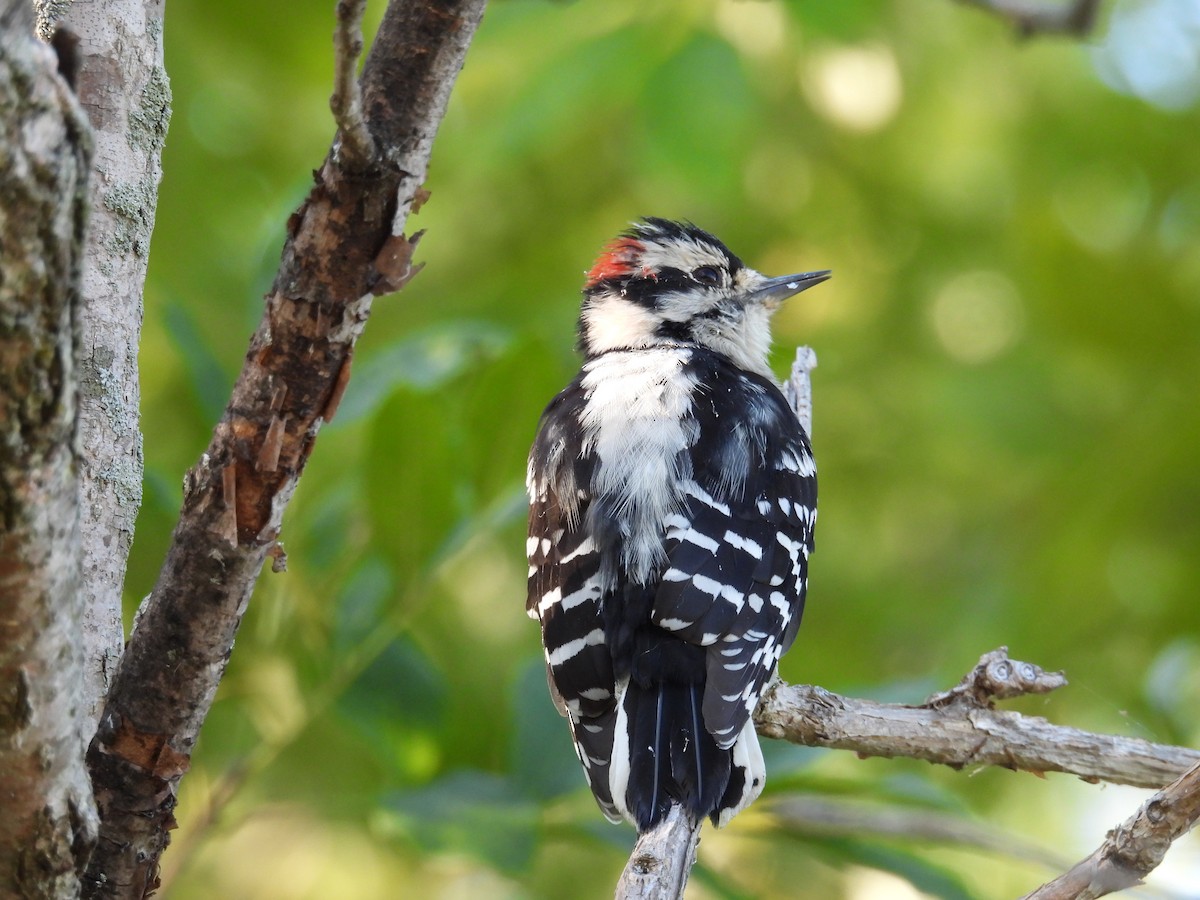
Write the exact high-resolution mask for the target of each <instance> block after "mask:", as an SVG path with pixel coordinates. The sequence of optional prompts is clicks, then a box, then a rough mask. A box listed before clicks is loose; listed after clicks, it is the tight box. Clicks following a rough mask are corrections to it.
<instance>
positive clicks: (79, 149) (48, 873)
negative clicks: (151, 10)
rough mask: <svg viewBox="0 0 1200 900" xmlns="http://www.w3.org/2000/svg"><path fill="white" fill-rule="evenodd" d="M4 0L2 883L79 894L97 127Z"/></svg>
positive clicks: (41, 892) (85, 813)
mask: <svg viewBox="0 0 1200 900" xmlns="http://www.w3.org/2000/svg"><path fill="white" fill-rule="evenodd" d="M33 27H34V22H33V8H32V5H31V4H30V3H29V2H28V0H0V173H3V174H0V518H2V524H3V531H2V532H0V798H3V811H2V814H0V885H3V886H4V888H5V890H6V891H11V892H12V893H11V896H17V897H38V898H42V897H46V898H49V897H75V896H78V894H79V889H80V874H81V871H82V866H83V865H84V864H85V863H86V861H87V856H88V854H89V853H90V852H91V849H92V846H93V844H94V843H95V840H96V814H95V809H94V806H93V801H92V791H91V786H90V784H89V782H88V777H87V772H86V770H85V769H84V767H83V746H84V741H83V735H82V733H81V724H82V720H81V714H82V706H81V701H82V696H81V692H80V685H81V683H82V674H81V673H82V653H81V650H80V643H79V632H78V629H79V620H80V615H81V596H80V592H79V577H80V572H79V549H78V547H79V476H78V468H79V459H78V453H77V442H76V391H77V373H76V368H75V362H74V355H75V346H76V324H75V323H76V313H77V304H78V300H79V277H80V265H81V248H82V242H83V233H84V223H85V215H86V191H87V173H88V158H89V155H90V147H89V144H90V140H89V136H88V130H87V122H86V119H85V118H84V116H83V114H82V111H81V110H80V109H79V107H78V105H77V104H76V103H75V100H74V97H73V95H72V94H71V92H70V90H69V89H68V88H67V86H66V84H65V83H64V82H63V80H62V79H61V78H60V77H59V76H58V74H57V72H56V69H57V61H56V59H55V55H54V52H53V51H52V50H51V49H50V48H49V47H48V46H47V45H45V44H43V43H42V42H41V41H39V40H37V39H36V38H35V37H34V31H33Z"/></svg>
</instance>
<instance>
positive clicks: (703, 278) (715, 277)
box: [692, 266, 721, 287]
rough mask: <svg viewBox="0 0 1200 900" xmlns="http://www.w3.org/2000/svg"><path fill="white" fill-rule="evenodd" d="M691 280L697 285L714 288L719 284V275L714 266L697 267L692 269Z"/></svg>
mask: <svg viewBox="0 0 1200 900" xmlns="http://www.w3.org/2000/svg"><path fill="white" fill-rule="evenodd" d="M692 280H693V281H695V282H696V283H697V284H703V285H707V286H708V287H716V286H717V285H718V284H720V283H721V273H720V272H719V271H718V270H717V267H716V266H697V267H696V268H694V269H692Z"/></svg>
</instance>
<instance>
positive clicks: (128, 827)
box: [85, 0, 484, 897]
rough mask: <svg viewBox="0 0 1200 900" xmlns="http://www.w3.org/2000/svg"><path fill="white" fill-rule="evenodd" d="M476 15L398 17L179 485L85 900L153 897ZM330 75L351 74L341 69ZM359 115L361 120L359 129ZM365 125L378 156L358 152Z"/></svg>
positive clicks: (91, 758) (131, 665)
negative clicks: (218, 411)
mask: <svg viewBox="0 0 1200 900" xmlns="http://www.w3.org/2000/svg"><path fill="white" fill-rule="evenodd" d="M483 6H484V0H393V2H392V3H390V4H389V6H388V8H387V11H386V12H385V14H384V17H383V21H382V23H381V25H380V27H379V31H378V32H377V34H376V37H375V41H374V44H373V46H372V49H371V52H370V54H369V55H368V57H367V60H366V63H365V65H364V68H363V73H362V77H361V80H360V85H361V90H362V103H361V105H359V104H349V107H348V108H347V106H346V105H345V104H342V103H336V104H335V107H337V108H336V110H335V112H336V113H337V115H338V117H339V120H340V121H339V125H340V126H341V131H340V133H339V138H338V139H337V140H335V142H334V146H333V149H332V150H331V152H330V154H329V156H328V157H327V158H326V160H325V163H324V165H323V166H322V167H321V169H320V170H319V171H318V172H317V173H316V176H315V180H316V184H315V186H314V188H313V190H312V192H311V193H310V194H309V196H308V198H307V199H306V200H305V202H304V203H303V204H302V206H301V207H300V209H299V210H297V211H296V212H295V213H294V214H293V215H292V217H291V219H290V220H289V222H288V229H287V231H288V237H287V242H286V244H285V246H284V250H283V258H282V261H281V264H280V267H279V272H278V274H277V276H276V279H275V283H274V286H273V287H272V289H271V291H270V292H269V294H268V296H267V305H266V311H265V313H264V316H263V319H262V323H261V324H260V326H259V328H258V330H257V331H256V333H255V334H254V336H253V338H252V339H251V342H250V350H249V352H248V353H247V355H246V360H245V364H244V367H243V369H242V372H241V374H240V376H239V377H238V380H237V383H236V384H235V386H234V390H233V396H232V398H231V400H230V402H229V405H228V407H227V408H226V411H225V414H224V415H223V417H222V419H221V422H220V423H219V424H218V425H217V427H216V430H215V432H214V434H213V438H212V442H211V443H210V444H209V447H208V450H207V451H206V452H205V453H204V454H203V455H202V456H201V458H200V462H199V463H198V464H197V465H196V466H195V467H193V468H192V470H191V471H190V472H189V473H188V475H187V478H186V480H185V485H184V501H183V511H182V513H181V515H180V519H179V523H178V525H177V527H176V529H175V533H174V536H173V538H172V543H171V547H170V549H169V551H168V555H167V559H166V562H165V564H164V566H163V569H162V572H161V573H160V575H159V578H158V582H157V583H156V585H155V587H154V590H153V592H152V593H151V595H150V597H149V598H147V600H146V602H145V603H144V604H143V606H142V609H141V610H140V611H139V614H138V618H137V621H136V622H135V625H134V629H133V633H132V634H131V636H130V640H129V644H128V646H127V647H126V650H125V654H124V656H123V657H122V659H121V662H120V665H119V667H118V669H117V673H116V675H115V677H114V678H113V682H112V686H111V689H110V691H109V694H108V698H107V702H106V704H105V707H104V712H103V714H102V716H101V720H100V725H99V729H98V731H97V733H96V737H95V739H94V740H93V741H92V745H91V748H90V749H89V752H88V764H89V766H90V769H91V773H92V779H93V783H94V786H95V789H96V800H97V805H98V807H99V810H100V819H101V831H100V842H99V844H98V846H97V849H96V852H95V853H94V854H93V856H92V860H91V863H90V865H89V867H88V872H87V883H86V885H85V888H86V891H87V893H88V895H89V896H94V897H118V896H120V897H130V896H132V897H141V896H143V895H144V894H145V893H146V892H148V891H151V890H153V888H154V887H155V885H156V883H157V869H158V859H159V856H160V854H161V853H162V851H163V849H164V848H165V846H166V844H167V842H168V840H169V831H170V829H171V828H172V827H174V818H173V815H172V810H173V809H174V806H175V796H176V790H177V787H178V784H179V780H180V779H181V778H182V776H183V774H184V772H186V771H187V768H188V764H189V760H190V757H191V752H192V747H193V745H194V744H195V741H196V737H197V735H198V733H199V730H200V726H201V724H202V723H203V721H204V718H205V715H206V714H207V712H208V709H209V707H210V705H211V703H212V699H213V695H214V694H215V692H216V688H217V684H218V682H219V680H220V677H221V675H222V673H223V672H224V669H225V664H226V662H227V661H228V659H229V655H230V653H231V651H232V647H233V640H234V635H235V633H236V631H237V627H238V624H239V622H240V621H241V617H242V614H243V613H244V611H245V608H246V604H247V603H248V601H249V598H250V593H251V591H252V590H253V587H254V582H255V580H256V578H257V576H258V573H259V571H260V570H261V568H262V566H263V563H264V561H265V560H266V559H267V558H268V556H273V557H274V559H275V564H276V565H277V566H278V565H282V562H283V558H282V550H281V548H280V547H279V544H278V542H277V539H278V536H279V532H280V523H281V519H282V515H283V510H284V507H285V506H286V505H287V503H288V501H289V500H290V498H291V496H292V493H293V491H294V490H295V486H296V482H297V480H298V478H299V477H300V474H301V472H302V471H303V468H304V465H305V463H306V461H307V459H308V456H309V454H310V453H311V451H312V447H313V442H314V440H315V438H316V435H317V432H318V430H319V429H320V427H321V424H322V423H323V422H325V421H328V420H329V419H330V418H332V417H333V414H334V413H335V412H336V410H337V405H338V401H339V399H340V398H341V395H342V391H343V390H344V389H345V386H346V383H347V381H348V378H349V375H350V361H351V356H352V352H353V348H354V343H355V340H356V339H357V338H358V336H359V334H360V333H361V332H362V329H363V326H364V325H365V323H366V319H367V316H368V315H369V313H370V310H371V301H372V299H373V297H374V296H375V295H377V294H382V293H387V292H390V291H393V290H395V289H397V288H398V287H399V286H400V285H401V284H403V282H404V281H405V279H406V278H407V277H408V274H409V267H410V266H409V264H410V260H411V253H412V246H413V242H412V241H410V240H409V239H407V238H405V236H404V234H403V229H404V225H405V222H406V220H407V217H408V214H409V212H410V210H411V209H412V208H413V206H414V205H415V204H419V202H420V201H421V200H422V199H423V196H424V192H423V190H422V188H421V183H422V182H423V180H424V177H425V171H426V166H427V164H428V160H429V153H430V147H431V144H432V141H433V136H434V133H435V132H436V130H437V126H438V124H439V122H440V121H441V117H442V115H443V113H444V110H445V106H446V103H447V100H448V98H449V94H450V88H451V87H452V85H453V83H454V80H455V77H456V76H457V74H458V71H459V69H460V68H461V66H462V63H463V58H464V56H465V54H466V49H467V46H468V45H469V43H470V40H471V37H472V36H473V34H474V31H475V28H476V27H477V25H478V22H479V20H480V18H481V17H482V14H483ZM361 7H362V3H361V2H355V3H350V2H346V0H343V2H341V3H339V4H338V18H339V23H340V24H339V30H338V36H339V40H338V42H337V46H338V48H339V50H338V52H339V53H342V54H344V53H347V52H349V53H356V52H357V50H358V49H359V48H360V47H361V39H360V38H359V39H357V40H356V39H355V36H356V35H357V32H358V24H357V17H358V16H360V15H361ZM338 71H339V72H340V71H344V65H343V63H342V61H339V65H338ZM359 110H361V115H360V113H359ZM364 122H365V125H366V129H367V132H368V134H369V136H370V138H371V143H370V145H369V146H367V147H363V146H362V144H361V142H360V141H357V140H355V141H351V142H350V143H349V144H348V145H347V146H346V147H345V148H344V151H343V141H342V139H341V134H343V133H352V134H356V135H357V134H360V133H361V125H362V124H363V123H364Z"/></svg>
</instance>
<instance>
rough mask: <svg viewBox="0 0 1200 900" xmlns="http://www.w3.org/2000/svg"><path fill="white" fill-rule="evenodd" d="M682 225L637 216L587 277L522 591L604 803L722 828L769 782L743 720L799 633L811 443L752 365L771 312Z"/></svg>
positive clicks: (749, 278)
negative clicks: (679, 809)
mask: <svg viewBox="0 0 1200 900" xmlns="http://www.w3.org/2000/svg"><path fill="white" fill-rule="evenodd" d="M829 275H830V273H829V272H828V271H821V272H806V273H803V274H797V275H788V276H785V277H782V278H767V277H764V276H763V275H760V274H759V273H758V272H756V271H754V270H753V269H750V268H748V267H746V266H745V265H744V264H743V263H742V261H741V260H740V259H738V257H736V256H735V255H734V254H733V253H731V252H730V251H729V249H728V248H727V247H726V246H725V245H724V244H723V243H721V242H720V241H719V240H717V239H716V238H715V237H713V236H712V235H711V234H708V233H707V232H705V231H702V230H700V229H699V228H697V227H695V226H694V225H691V224H688V223H680V222H672V221H667V220H665V219H655V218H650V219H645V220H643V221H641V222H639V223H637V224H635V225H633V226H632V227H631V228H630V229H629V230H628V231H627V232H625V233H624V234H623V235H621V236H620V237H618V238H617V239H616V240H614V241H613V242H612V243H610V244H609V245H608V246H607V247H605V249H604V251H603V252H602V253H601V255H600V257H599V259H598V260H597V261H596V263H595V265H594V266H593V267H592V269H591V271H589V272H588V273H587V282H586V284H585V286H584V289H583V306H582V311H581V313H580V316H579V348H580V350H582V352H583V356H584V362H583V368H582V369H581V370H580V372H579V374H578V375H577V376H576V378H575V380H574V381H572V382H571V383H570V384H569V385H568V386H567V387H566V389H565V390H563V391H562V393H560V394H559V395H558V396H557V397H555V398H554V400H553V401H551V403H550V405H549V406H548V407H547V408H546V411H545V412H544V414H543V415H542V419H541V423H540V425H539V428H538V433H537V438H536V440H535V442H534V445H533V449H532V450H531V451H530V455H529V468H528V478H527V484H528V488H529V500H530V509H529V539H528V542H527V550H528V557H529V594H528V601H527V611H528V613H529V615H530V616H531V617H533V618H536V619H539V620H540V622H541V627H542V643H543V645H544V647H545V656H546V667H547V674H548V677H549V682H550V693H551V695H552V697H553V698H554V702H555V704H556V705H557V706H558V709H559V712H561V713H562V714H563V715H565V716H566V717H567V719H568V720H569V723H570V727H571V735H572V737H573V739H574V742H575V750H576V752H577V753H578V755H579V759H580V761H581V762H582V763H583V768H584V772H585V774H586V775H587V780H588V783H589V784H590V785H591V789H592V793H594V794H595V796H596V800H597V802H598V803H599V804H600V808H601V809H602V810H603V811H604V813H605V815H606V816H608V818H609V819H611V820H612V821H614V822H615V821H619V820H620V819H621V818H624V819H627V820H628V821H630V822H632V823H633V824H634V825H635V826H636V827H637V829H638V830H639V831H640V832H641V831H647V830H649V829H650V828H652V827H653V826H654V825H656V824H657V823H658V822H659V821H660V820H661V819H662V817H663V815H664V814H665V813H666V810H667V808H668V807H669V805H670V804H672V803H680V804H683V806H684V807H685V808H686V809H687V811H688V812H689V813H690V814H691V815H692V816H694V817H695V820H696V821H699V820H700V819H701V818H703V817H704V816H710V817H711V818H712V820H713V822H714V823H716V824H717V825H719V826H721V825H725V824H726V823H727V822H728V821H729V820H730V819H731V818H732V817H733V816H734V815H736V814H737V813H738V812H739V811H741V810H742V809H744V808H745V807H746V806H747V805H748V804H750V803H751V802H752V801H753V800H754V799H755V798H756V797H757V796H758V795H759V793H760V792H761V791H762V788H763V784H764V781H765V778H766V771H765V766H764V764H763V757H762V751H761V750H760V749H759V745H758V736H757V734H756V733H755V731H754V723H753V721H752V719H751V714H752V713H753V711H754V707H755V706H756V705H757V703H758V700H759V697H760V696H761V694H762V691H763V688H764V686H765V684H766V683H767V680H768V679H769V678H770V677H771V675H772V673H773V672H774V671H775V666H776V664H777V663H778V661H779V657H780V655H781V654H782V653H783V652H784V651H785V650H787V649H788V647H790V646H791V644H792V641H793V640H794V639H795V637H796V631H797V628H798V627H799V625H800V614H801V611H802V610H803V608H804V593H805V586H806V580H807V574H808V556H809V552H810V551H811V550H812V547H813V525H814V523H815V520H816V516H817V480H816V470H815V468H814V466H813V458H812V452H811V449H810V447H809V440H808V436H807V435H806V434H805V433H804V430H803V428H801V426H800V423H799V421H798V420H797V418H796V416H795V414H794V413H793V412H792V410H791V409H790V408H789V407H788V404H787V402H786V401H785V400H784V398H783V395H782V394H781V393H780V390H779V388H778V387H777V386H776V384H775V382H774V380H773V379H772V375H771V370H770V369H769V368H768V366H767V351H768V348H769V346H770V339H771V338H770V330H769V320H770V317H771V313H772V312H773V311H774V310H775V309H776V307H778V305H779V304H780V302H781V301H783V300H785V299H787V298H788V297H791V296H792V295H794V294H798V293H799V292H800V291H803V290H805V289H806V288H809V287H812V286H813V285H815V284H818V283H820V282H822V281H825V280H826V279H827V278H829Z"/></svg>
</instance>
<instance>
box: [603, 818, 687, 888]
mask: <svg viewBox="0 0 1200 900" xmlns="http://www.w3.org/2000/svg"><path fill="white" fill-rule="evenodd" d="M702 824H703V822H702V821H700V822H697V821H694V820H693V819H692V818H691V816H689V815H687V814H686V813H685V812H684V811H683V808H682V807H680V806H679V804H675V805H673V806H672V807H671V809H670V810H669V811H668V812H667V815H666V818H664V819H663V820H662V821H661V822H660V823H659V824H658V825H657V826H655V827H654V828H652V829H651V830H650V831H647V832H646V833H645V834H641V835H638V839H637V843H636V844H634V847H633V853H632V854H631V855H630V857H629V862H628V863H626V864H625V871H624V872H622V873H621V880H620V881H618V882H617V892H616V900H675V898H677V897H682V896H683V889H684V888H685V887H687V882H688V873H689V872H690V871H691V868H692V865H693V863H695V861H696V847H697V845H698V844H699V843H700V826H701V825H702Z"/></svg>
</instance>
